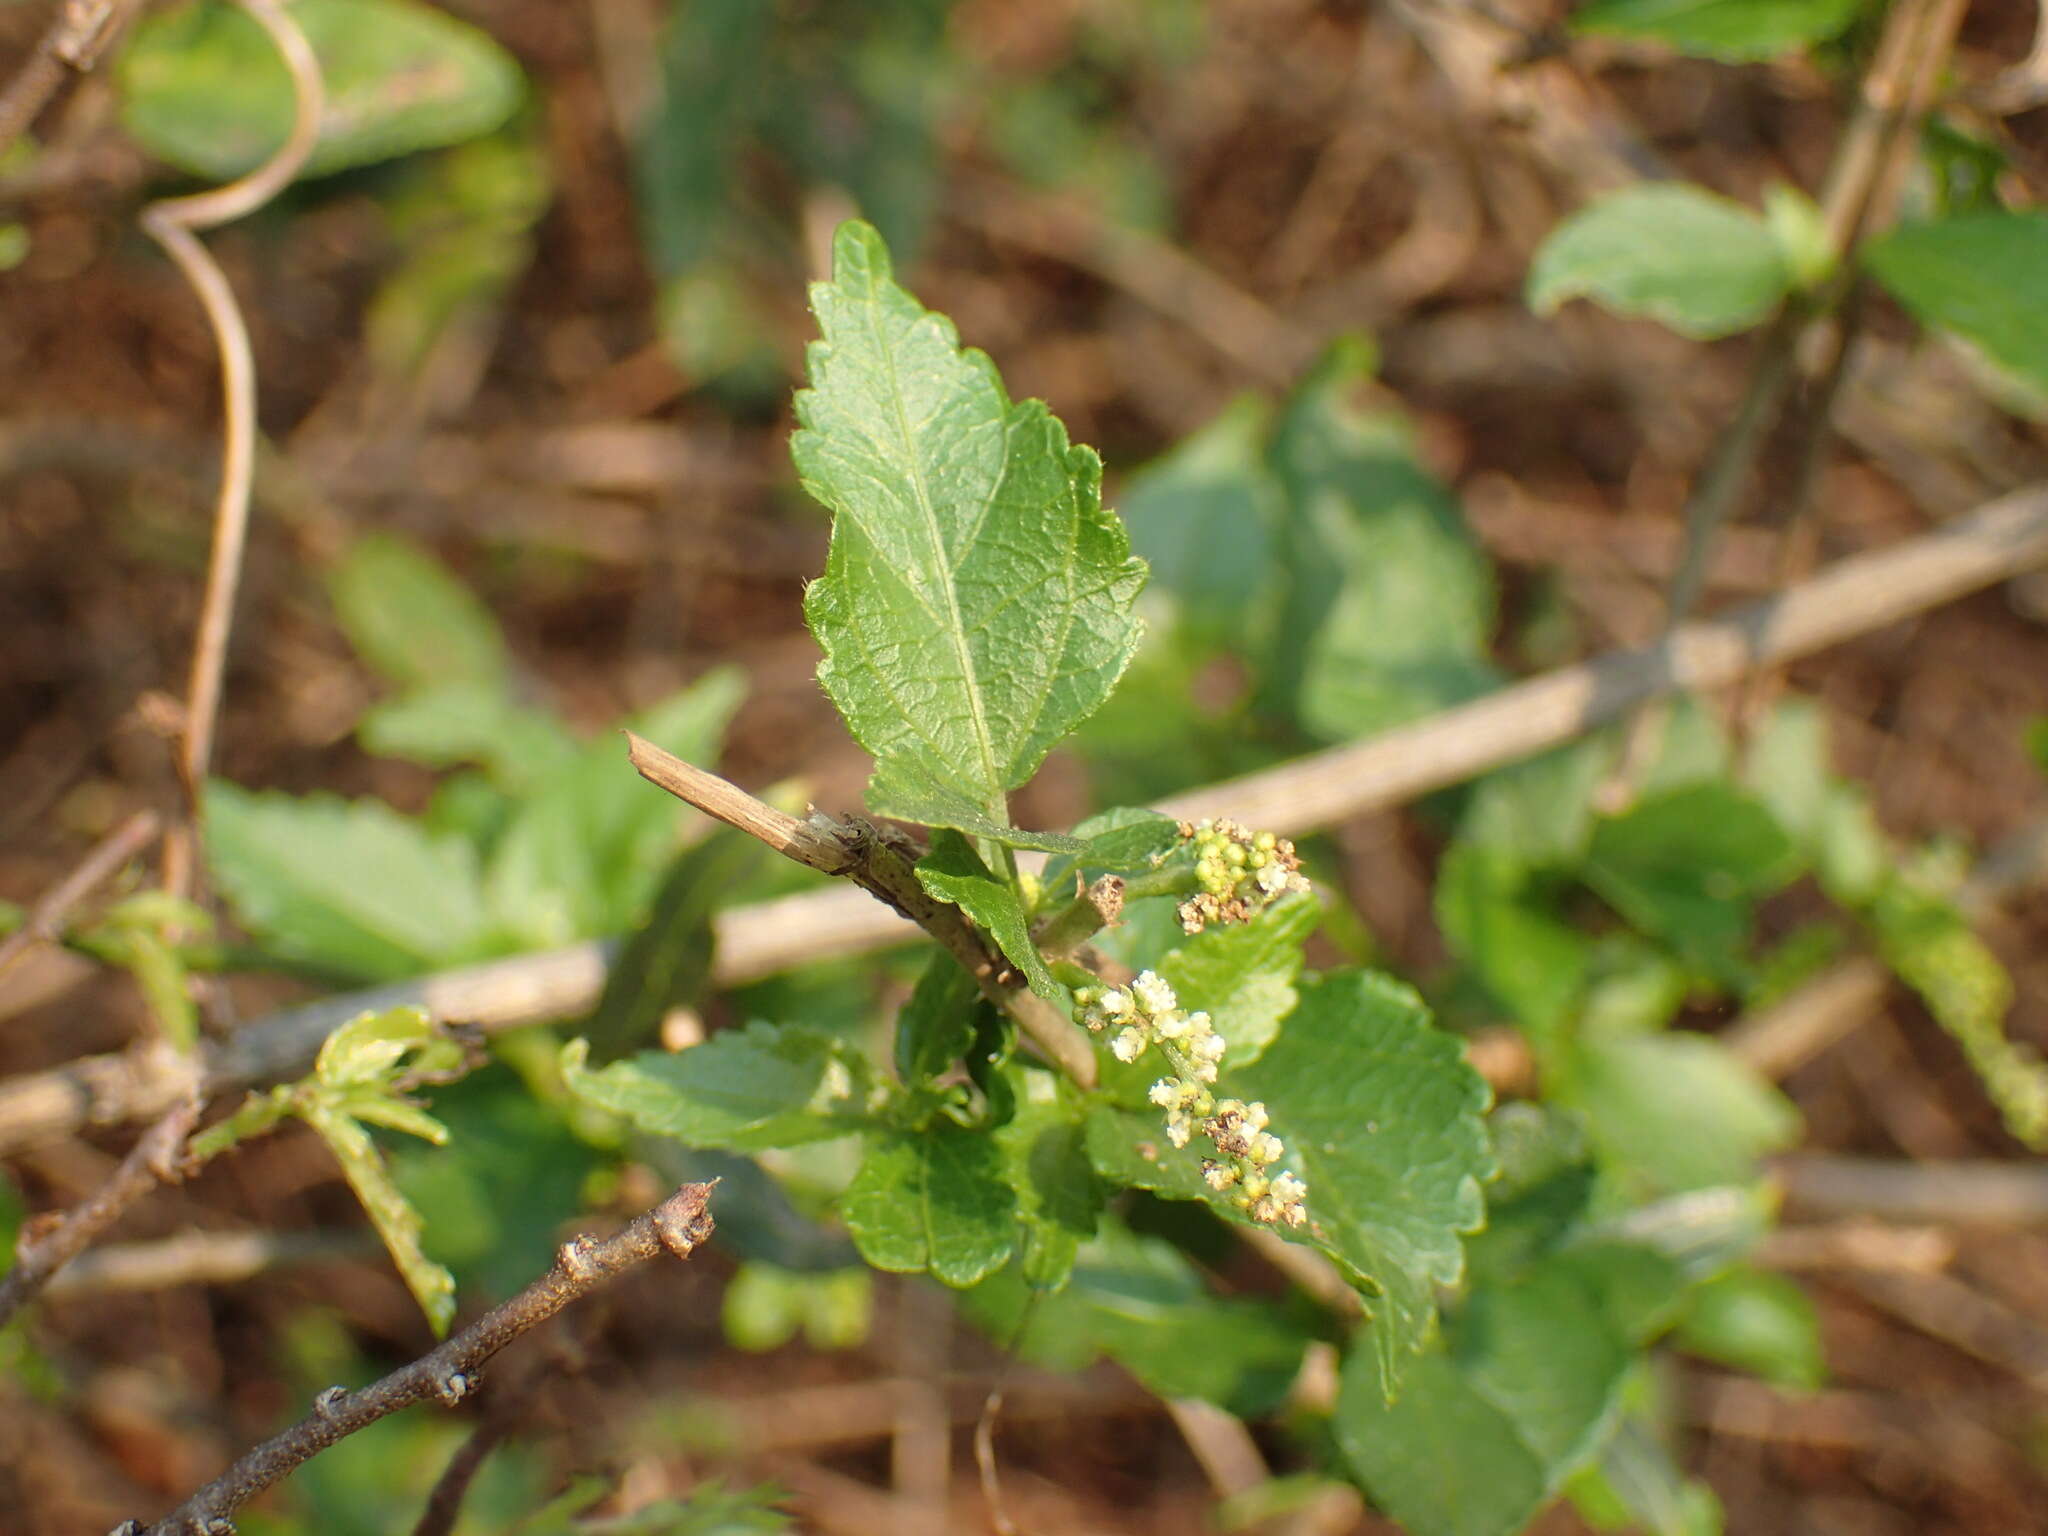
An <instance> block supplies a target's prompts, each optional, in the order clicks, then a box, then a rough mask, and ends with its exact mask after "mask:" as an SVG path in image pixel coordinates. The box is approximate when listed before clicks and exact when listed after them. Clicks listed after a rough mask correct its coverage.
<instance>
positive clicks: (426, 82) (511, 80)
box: [117, 0, 525, 181]
mask: <svg viewBox="0 0 2048 1536" xmlns="http://www.w3.org/2000/svg"><path fill="white" fill-rule="evenodd" d="M291 15H292V19H293V20H294V21H296V22H297V23H298V25H299V27H300V28H301V30H303V31H304V32H305V34H306V40H307V41H308V42H309V43H310V44H311V45H312V48H313V52H314V54H315V56H316V57H317V58H318V59H319V61H320V75H321V81H322V84H323V86H324V87H325V91H326V97H327V101H326V107H327V110H326V112H325V113H324V114H323V116H322V118H321V127H320V141H319V143H318V145H317V146H316V147H315V148H314V150H313V154H312V157H311V159H310V160H308V161H307V163H306V169H305V170H304V171H302V172H301V173H300V174H301V175H302V176H323V175H326V174H327V173H328V172H330V171H339V170H343V169H346V168H347V167H349V166H356V165H370V164H373V163H375V162H376V161H379V160H389V159H392V158H395V157H396V156H399V155H409V154H412V153H413V152H414V151H416V150H421V149H434V148H438V147H439V146H441V145H444V144H458V143H461V142H462V141H463V140H464V139H472V138H476V137H478V136H479V135H482V134H486V133H489V132H490V131H491V130H492V129H494V128H497V127H498V126H499V125H500V124H502V123H504V122H505V120H506V119H507V118H509V117H510V116H511V115H512V113H513V111H514V109H516V108H517V107H518V105H519V102H520V100H521V98H522V97H523V96H524V94H525V83H524V80H523V79H522V77H521V75H520V72H519V66H518V65H517V64H516V63H514V62H513V60H512V57H511V55H510V54H508V53H506V52H505V51H504V50H503V49H502V48H500V47H499V46H498V45H497V44H496V43H495V42H493V41H492V40H491V38H490V36H489V35H488V34H487V33H485V32H482V31H480V30H479V29H477V28H476V27H472V26H470V25H468V24H467V23H466V22H461V21H457V20H456V19H455V18H454V17H452V16H449V15H447V14H445V13H444V12H442V11H439V10H435V9H433V8H432V7H430V6H425V5H417V4H414V3H412V0H297V3H296V4H294V5H293V6H292V10H291ZM117 71H118V78H119V81H120V86H121V120H122V123H123V125H124V126H125V127H126V128H127V130H128V131H129V133H131V134H133V135H134V136H135V139H136V141H137V142H138V143H139V144H141V145H142V147H143V148H144V149H146V150H148V151H149V152H150V153H151V154H153V155H155V156H157V157H158V158H159V159H162V160H167V161H169V162H170V163H171V164H173V165H175V166H178V167H179V168H181V169H183V170H187V171H191V172H192V173H194V174H195V175H199V176H204V177H207V178H208V179H210V180H215V181H225V180H226V179H228V178H229V177H231V176H239V175H241V174H242V173H243V172H245V171H248V170H252V169H254V168H255V167H256V166H257V165H259V164H261V163H262V162H263V161H265V160H267V159H268V158H269V157H270V156H271V155H272V154H273V153H274V152H275V151H276V150H277V148H278V146H280V145H281V144H283V143H284V141H285V137H286V135H287V134H288V133H289V132H290V129H291V122H292V113H293V94H292V86H291V77H290V75H289V74H288V73H287V71H286V69H285V65H284V61H283V60H282V59H281V58H280V57H279V56H278V52H277V48H276V46H275V45H274V44H273V43H272V42H271V41H270V39H269V38H268V37H267V36H266V35H265V34H264V32H263V31H262V29H261V28H260V27H258V26H257V24H256V23H255V22H254V21H252V20H251V19H250V18H249V17H248V15H247V14H245V13H244V12H243V11H242V10H241V9H240V8H239V7H236V6H232V5H226V4H221V3H218V0H203V3H197V4H186V5H181V6H176V7H173V8H170V9H167V10H164V11H161V12H158V13H155V14H153V15H151V16H148V17H146V18H144V20H143V21H142V22H140V23H139V24H138V25H137V26H136V28H135V31H134V34H133V36H132V37H131V38H130V40H129V42H128V45H127V46H126V47H125V48H124V49H123V50H122V52H121V57H120V60H119V63H118V65H117Z"/></svg>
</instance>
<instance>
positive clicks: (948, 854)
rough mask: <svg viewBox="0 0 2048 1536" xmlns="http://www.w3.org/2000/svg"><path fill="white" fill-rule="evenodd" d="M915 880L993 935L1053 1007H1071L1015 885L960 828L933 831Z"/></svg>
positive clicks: (997, 943) (1071, 1001)
mask: <svg viewBox="0 0 2048 1536" xmlns="http://www.w3.org/2000/svg"><path fill="white" fill-rule="evenodd" d="M917 879H918V883H919V884H920V885H922V886H923V887H924V888H925V890H926V891H928V892H929V893H930V894H931V895H933V896H936V897H937V898H938V899H939V900H940V901H949V902H951V903H952V904H953V905H954V906H956V907H958V908H959V909H960V910H961V911H962V912H965V913H966V914H967V915H968V916H969V917H970V918H972V919H973V920H974V925H975V926H976V927H977V928H980V929H981V930H982V931H983V932H985V933H986V934H988V936H989V937H990V938H992V939H994V940H995V942H996V947H997V948H998V949H1000V950H1001V951H1002V952H1003V955H1004V957H1005V958H1006V959H1007V960H1008V961H1009V962H1010V963H1011V964H1012V965H1014V966H1016V967H1017V969H1018V971H1019V972H1021V973H1022V974H1023V977H1024V979H1025V980H1026V981H1028V982H1029V983H1030V984H1031V990H1032V991H1034V992H1036V993H1037V994H1038V995H1039V996H1040V997H1042V998H1044V999H1045V1000H1046V1001H1047V1002H1049V1003H1051V1004H1053V1005H1054V1006H1055V1007H1057V1008H1059V1009H1061V1010H1063V1011H1071V1009H1072V1007H1073V1000H1072V999H1071V998H1070V997H1068V995H1067V990H1066V988H1065V987H1062V986H1061V985H1060V984H1059V983H1058V982H1057V981H1055V980H1054V979H1053V974H1052V972H1051V971H1049V970H1047V969H1046V966H1045V957H1044V956H1043V955H1041V954H1039V952H1038V946H1037V945H1036V944H1033V943H1032V942H1031V930H1030V928H1029V927H1028V926H1027V925H1026V923H1025V921H1024V904H1023V902H1022V900H1021V899H1020V898H1019V897H1018V895H1017V892H1016V889H1015V887H1013V886H1011V885H1010V884H1009V883H1008V882H1007V881H1004V880H999V879H997V878H996V877H995V876H994V875H992V874H990V873H989V870H988V866H987V865H986V864H984V863H982V862H981V856H980V855H979V854H977V853H976V852H975V851H974V845H973V844H972V843H970V842H968V841H967V839H966V838H964V837H962V836H961V835H960V834H959V833H958V832H954V831H952V830H950V829H948V828H943V827H942V828H940V829H939V830H938V831H937V832H935V833H934V834H933V835H932V851H931V852H930V853H928V854H926V855H925V856H924V857H923V858H921V859H919V860H918V861H917Z"/></svg>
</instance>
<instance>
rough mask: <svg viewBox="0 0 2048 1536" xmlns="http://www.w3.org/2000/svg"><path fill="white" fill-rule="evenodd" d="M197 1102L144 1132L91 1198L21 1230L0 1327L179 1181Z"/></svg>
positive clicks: (1, 1292) (1, 1301) (0, 1296)
mask: <svg viewBox="0 0 2048 1536" xmlns="http://www.w3.org/2000/svg"><path fill="white" fill-rule="evenodd" d="M199 1109H200V1103H199V1100H198V1098H197V1097H188V1098H187V1099H186V1100H185V1101H184V1102H183V1103H181V1104H178V1105H177V1106H175V1107H174V1108H173V1109H172V1110H171V1111H170V1113H168V1114H166V1115H165V1116H164V1117H163V1118H162V1119H161V1120H159V1121H157V1123H156V1124H155V1125H153V1126H151V1127H150V1128H149V1130H148V1131H146V1132H145V1133H144V1134H143V1137H142V1139H141V1140H140V1141H138V1142H136V1143H135V1145H134V1147H133V1148H132V1149H130V1151H129V1153H128V1155H127V1156H126V1157H125V1158H123V1159H122V1160H121V1166H120V1167H118V1168H116V1169H115V1170H114V1175H113V1177H112V1178H110V1179H108V1180H107V1182H106V1183H104V1184H102V1185H101V1186H100V1187H99V1188H98V1189H97V1190H96V1191H94V1193H93V1194H92V1196H91V1198H89V1199H88V1200H86V1201H85V1202H84V1203H83V1204H81V1205H77V1206H74V1207H72V1209H70V1210H69V1211H67V1212H65V1213H64V1215H63V1216H62V1217H60V1218H58V1219H57V1220H56V1221H55V1222H54V1223H52V1224H51V1225H50V1226H48V1227H47V1228H45V1229H43V1230H40V1231H38V1230H37V1228H36V1226H35V1224H33V1223H32V1224H31V1225H29V1226H27V1227H24V1228H23V1229H22V1230H23V1235H22V1239H21V1240H20V1241H19V1242H18V1243H17V1245H16V1248H15V1258H14V1267H13V1268H12V1269H10V1270H8V1272H7V1277H6V1278H5V1279H4V1280H0V1328H4V1327H6V1326H7V1323H8V1321H9V1320H10V1319H12V1318H13V1316H14V1314H15V1313H17V1312H19V1311H20V1310H21V1309H22V1308H23V1307H24V1306H26V1305H27V1304H28V1302H29V1301H30V1300H31V1299H32V1298H33V1297H34V1296H35V1294H36V1293H37V1292H38V1291H40V1290H41V1289H42V1288H43V1287H44V1286H46V1285H48V1284H49V1283H50V1279H51V1277H52V1276H54V1275H55V1274H56V1273H57V1271H58V1270H60V1269H62V1268H63V1267H64V1266H65V1265H66V1264H68V1263H70V1262H71V1261H72V1260H73V1259H75V1258H76V1257H78V1255H79V1254H81V1253H83V1252H84V1251H85V1250H86V1249H87V1248H89V1247H91V1246H92V1243H93V1240H94V1239H95V1238H97V1237H98V1236H99V1235H100V1234H101V1233H102V1232H104V1231H106V1230H107V1228H109V1227H111V1226H112V1225H113V1224H114V1223H115V1222H117V1221H119V1220H120V1219H121V1215H122V1213H123V1212H124V1211H126V1210H127V1209H128V1207H129V1206H131V1205H133V1204H134V1203H135V1202H136V1201H137V1200H140V1199H141V1198H142V1197H143V1196H144V1195H146V1194H148V1193H149V1192H150V1191H151V1190H152V1189H155V1188H156V1186H157V1185H158V1184H159V1183H172V1182H175V1181H176V1180H177V1178H178V1177H179V1172H178V1163H179V1159H180V1156H181V1154H182V1153H183V1151H184V1147H185V1138H186V1137H187V1136H188V1135H190V1134H191V1132H192V1126H193V1124H194V1123H195V1122H196V1121H197V1120H198V1119H199Z"/></svg>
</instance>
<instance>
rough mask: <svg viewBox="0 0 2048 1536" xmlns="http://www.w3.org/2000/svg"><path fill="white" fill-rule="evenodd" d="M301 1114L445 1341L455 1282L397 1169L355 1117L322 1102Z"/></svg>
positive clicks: (452, 1315) (305, 1107) (314, 1102)
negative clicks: (424, 1243) (429, 1241)
mask: <svg viewBox="0 0 2048 1536" xmlns="http://www.w3.org/2000/svg"><path fill="white" fill-rule="evenodd" d="M299 1113H300V1114H301V1115H302V1116H303V1117H304V1119H305V1121H306V1123H307V1124H308V1125H310V1126H312V1127H313V1129H314V1130H315V1131H316V1132H318V1133H319V1136H320V1139H321V1140H322V1141H324V1142H326V1143H327V1147H328V1150H329V1151H331V1152H332V1153H333V1154H334V1158H335V1161H336V1162H338V1163H340V1164H341V1171H342V1176H343V1177H345V1178H346V1179H347V1180H348V1184H349V1188H350V1189H353V1190H354V1191H355V1193H356V1198H357V1199H358V1200H360V1201H361V1202H362V1204H363V1209H364V1210H365V1211H367V1212H368V1213H369V1216H370V1220H371V1222H372V1223H373V1224H374V1225H375V1226H376V1228H377V1235H378V1236H379V1237H380V1238H382V1239H383V1240H384V1246H385V1248H386V1249H387V1250H388V1251H389V1252H390V1254H391V1261H392V1262H393V1263H394V1264H396V1265H397V1266H398V1273H399V1274H400V1275H401V1276H402V1277H403V1278H404V1280H405V1284H406V1289H408V1290H409V1291H411V1292H412V1295H413V1300H415V1301H417V1302H418V1303H419V1304H420V1310H421V1311H422V1312H424V1313H426V1314H427V1321H428V1322H429V1323H431V1324H432V1325H433V1328H434V1333H435V1335H436V1336H437V1337H445V1336H446V1334H447V1332H448V1325H449V1324H450V1323H451V1322H453V1321H454V1320H455V1277H454V1276H453V1275H451V1274H449V1273H448V1271H447V1270H446V1269H444V1268H442V1267H441V1266H440V1265H439V1264H437V1263H435V1262H434V1261H433V1260H432V1259H430V1258H428V1257H427V1255H426V1250H425V1249H423V1248H421V1246H420V1217H419V1212H417V1211H415V1210H414V1209H413V1208H412V1203H411V1202H410V1201H408V1200H407V1199H406V1198H405V1196H404V1195H403V1194H401V1193H400V1192H399V1189H398V1186H397V1184H395V1183H394V1182H392V1178H391V1170H390V1169H389V1168H388V1167H386V1166H385V1163H384V1158H383V1154H381V1153H380V1152H378V1150H377V1147H376V1144H375V1143H374V1142H372V1141H371V1140H370V1134H369V1132H368V1131H365V1130H364V1129H363V1128H362V1126H361V1125H360V1124H358V1123H357V1122H356V1121H355V1119H353V1118H352V1117H351V1116H348V1115H345V1114H342V1113H339V1112H338V1111H336V1110H334V1109H331V1108H329V1107H328V1106H327V1105H326V1104H324V1103H322V1102H321V1101H320V1100H318V1099H314V1100H312V1101H311V1102H309V1103H307V1104H305V1105H303V1106H302V1107H301V1108H300V1110H299Z"/></svg>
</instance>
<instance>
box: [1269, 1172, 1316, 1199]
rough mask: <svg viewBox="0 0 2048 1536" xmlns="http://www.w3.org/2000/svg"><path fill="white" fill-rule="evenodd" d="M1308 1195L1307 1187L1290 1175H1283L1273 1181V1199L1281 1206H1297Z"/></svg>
mask: <svg viewBox="0 0 2048 1536" xmlns="http://www.w3.org/2000/svg"><path fill="white" fill-rule="evenodd" d="M1307 1194H1308V1186H1307V1185H1306V1184H1304V1183H1302V1181H1301V1180H1300V1179H1298V1178H1296V1177H1295V1176H1294V1175H1293V1174H1291V1173H1283V1174H1281V1175H1280V1177H1279V1178H1277V1179H1275V1180H1274V1181H1273V1198H1274V1199H1276V1200H1278V1201H1279V1202H1280V1203H1281V1204H1282V1205H1299V1204H1301V1202H1302V1200H1303V1198H1304V1197H1305V1196H1306V1195H1307Z"/></svg>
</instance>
